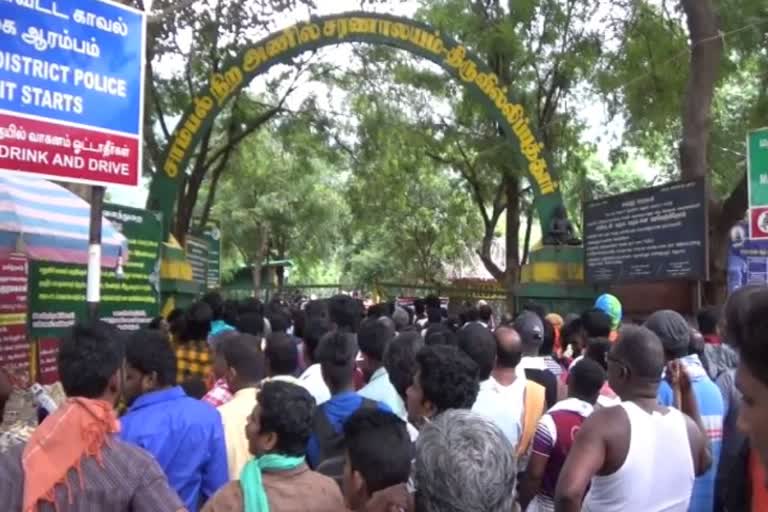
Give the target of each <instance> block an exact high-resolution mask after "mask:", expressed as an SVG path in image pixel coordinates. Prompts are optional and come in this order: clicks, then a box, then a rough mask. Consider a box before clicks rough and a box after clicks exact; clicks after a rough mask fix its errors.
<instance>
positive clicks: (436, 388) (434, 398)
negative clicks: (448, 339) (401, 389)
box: [416, 345, 480, 413]
mask: <svg viewBox="0 0 768 512" xmlns="http://www.w3.org/2000/svg"><path fill="white" fill-rule="evenodd" d="M416 362H417V363H418V365H419V379H420V383H421V388H422V390H423V391H424V400H429V401H430V402H432V403H433V404H434V406H435V407H436V408H437V412H438V413H440V412H443V411H446V410H448V409H470V408H471V407H472V405H473V404H474V403H475V400H476V399H477V393H478V391H479V389H480V384H479V381H478V369H477V365H476V364H475V362H474V361H472V359H470V357H469V356H468V355H466V354H465V353H464V352H462V351H461V350H459V349H458V348H456V347H451V346H446V345H438V346H426V347H424V348H422V349H421V350H420V351H419V353H418V354H417V355H416Z"/></svg>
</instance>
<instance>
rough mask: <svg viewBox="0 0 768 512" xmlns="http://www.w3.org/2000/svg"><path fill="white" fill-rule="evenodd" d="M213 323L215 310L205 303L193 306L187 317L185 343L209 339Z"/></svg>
mask: <svg viewBox="0 0 768 512" xmlns="http://www.w3.org/2000/svg"><path fill="white" fill-rule="evenodd" d="M212 321H213V310H212V309H211V306H209V305H208V304H206V303H205V302H196V303H194V304H192V305H191V306H190V307H189V309H188V310H187V314H186V315H185V327H184V334H183V336H182V337H183V339H184V341H199V340H204V339H207V338H208V334H209V333H210V332H211V322H212Z"/></svg>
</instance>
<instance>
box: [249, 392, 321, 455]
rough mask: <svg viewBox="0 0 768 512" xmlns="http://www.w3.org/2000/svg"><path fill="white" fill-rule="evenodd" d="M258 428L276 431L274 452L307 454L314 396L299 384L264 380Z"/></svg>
mask: <svg viewBox="0 0 768 512" xmlns="http://www.w3.org/2000/svg"><path fill="white" fill-rule="evenodd" d="M257 400H258V403H259V411H260V418H259V423H260V425H259V430H260V431H261V432H264V433H275V434H277V444H276V445H275V450H274V451H275V452H277V453H280V454H283V455H289V456H291V457H302V456H304V455H306V453H307V443H308V442H309V436H310V434H311V433H312V415H313V414H314V409H315V399H314V398H312V395H310V394H309V391H307V390H306V389H304V388H303V387H301V386H297V385H296V384H291V383H289V382H282V381H278V380H273V381H268V382H265V383H264V385H263V386H262V387H261V390H260V391H259V392H258V396H257Z"/></svg>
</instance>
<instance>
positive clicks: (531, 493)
mask: <svg viewBox="0 0 768 512" xmlns="http://www.w3.org/2000/svg"><path fill="white" fill-rule="evenodd" d="M556 435H557V430H556V429H555V424H554V421H553V419H552V416H550V415H548V414H545V415H544V416H542V417H541V420H540V421H539V425H538V427H536V434H535V436H534V438H533V449H532V450H531V459H530V460H529V461H528V467H527V468H526V470H525V476H524V478H523V480H522V481H521V482H520V495H519V501H520V507H521V508H522V509H523V510H525V509H526V508H527V507H528V505H529V504H530V503H531V501H532V500H533V498H534V497H535V496H536V494H538V492H539V489H540V488H541V481H542V480H543V478H544V471H545V470H546V469H547V462H549V455H550V454H551V453H552V447H553V446H554V444H555V439H554V436H556Z"/></svg>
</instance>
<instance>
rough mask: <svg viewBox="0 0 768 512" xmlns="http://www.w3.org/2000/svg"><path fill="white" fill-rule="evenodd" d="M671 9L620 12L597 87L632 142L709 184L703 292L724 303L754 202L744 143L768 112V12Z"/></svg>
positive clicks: (729, 6) (744, 5) (709, 3)
mask: <svg viewBox="0 0 768 512" xmlns="http://www.w3.org/2000/svg"><path fill="white" fill-rule="evenodd" d="M667 7H668V5H667V3H666V2H663V3H662V4H661V5H660V6H659V5H658V3H656V2H650V1H642V2H627V3H626V4H623V3H622V5H620V6H619V7H617V9H616V12H617V13H618V14H619V16H620V19H619V18H617V19H614V20H612V25H613V26H614V34H615V36H616V38H617V39H618V41H619V45H618V46H617V49H616V51H614V52H610V53H608V54H606V56H605V59H604V64H605V70H604V74H603V75H602V77H601V79H600V82H601V86H602V90H603V91H604V92H605V94H606V96H607V97H608V98H609V99H610V101H611V103H612V107H613V108H614V111H615V112H621V113H622V114H623V115H625V116H626V117H627V119H628V123H627V130H626V134H625V139H626V140H628V141H630V142H631V143H632V144H633V145H635V146H636V147H638V148H640V149H641V150H643V151H644V153H645V155H646V156H647V157H648V158H649V159H652V160H653V161H654V162H657V163H659V164H661V165H662V166H664V167H666V168H667V169H668V170H670V171H671V172H669V174H670V175H671V176H674V177H679V178H683V179H691V178H701V177H707V178H709V179H710V182H711V183H712V185H713V186H712V191H713V194H712V197H711V198H710V204H709V211H710V276H711V281H710V282H709V283H708V284H707V286H706V288H705V296H706V300H707V301H708V302H711V303H722V301H723V300H724V297H725V292H726V288H725V275H726V272H725V270H726V269H725V265H726V251H727V242H728V233H729V231H730V229H731V227H732V226H733V224H734V223H736V222H737V221H738V220H740V219H741V218H743V216H744V213H745V210H746V206H747V197H746V179H745V178H746V176H745V172H744V160H745V148H744V145H743V141H744V138H745V134H746V132H747V131H748V130H749V129H751V128H755V127H758V126H759V125H762V124H764V119H765V115H766V112H768V56H766V54H765V52H764V51H762V50H761V48H763V47H764V46H765V44H766V42H768V38H767V36H766V33H765V30H764V27H763V28H761V25H763V24H764V23H765V20H766V19H767V18H768V6H766V5H765V3H764V2H760V1H758V0H747V1H742V2H735V1H733V0H720V1H717V2H716V1H715V0H695V1H694V0H680V2H679V3H677V4H676V7H677V8H676V9H675V10H673V11H670V10H668V9H667ZM724 46H725V48H727V51H724ZM686 55H690V59H689V65H688V67H687V68H686V67H685V66H684V65H681V61H683V60H684V58H685V56H686ZM649 89H650V91H651V93H650V94H649ZM761 118H762V119H761Z"/></svg>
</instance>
